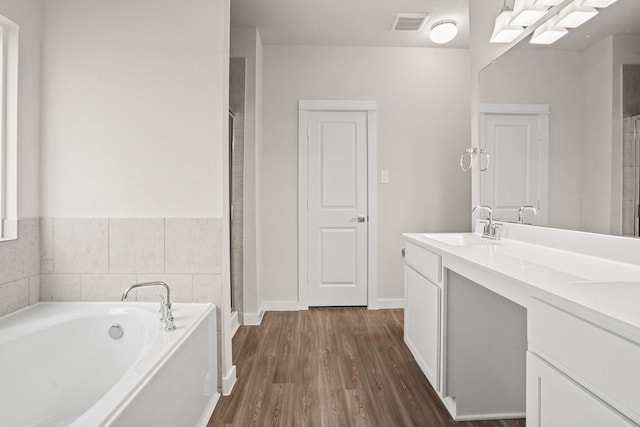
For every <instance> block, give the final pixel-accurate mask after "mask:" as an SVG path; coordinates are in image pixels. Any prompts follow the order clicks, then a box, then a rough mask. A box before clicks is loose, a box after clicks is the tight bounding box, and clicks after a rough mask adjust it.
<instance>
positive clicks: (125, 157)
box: [41, 0, 228, 217]
mask: <svg viewBox="0 0 640 427" xmlns="http://www.w3.org/2000/svg"><path fill="white" fill-rule="evenodd" d="M221 3H222V2H221V1H213V0H191V1H189V2H188V3H184V2H178V1H175V0H157V1H153V2H149V1H143V0H137V1H129V0H114V1H108V2H105V1H102V0H83V1H78V0H55V1H47V2H45V15H46V20H45V22H44V29H43V31H44V33H43V40H44V53H43V69H44V72H43V99H42V112H43V114H42V176H41V183H42V209H41V210H42V212H41V213H42V215H43V216H46V217H49V216H51V217H69V216H75V217H221V216H222V212H223V200H222V197H221V195H222V193H223V189H222V187H223V178H222V176H223V171H222V167H221V165H222V162H223V159H222V155H223V152H222V149H223V148H222V144H221V139H222V137H223V131H224V129H225V127H226V126H225V124H226V122H225V121H224V119H225V117H226V111H225V107H224V104H223V102H221V100H223V99H225V97H224V92H223V87H224V86H223V84H222V82H223V81H224V71H225V70H224V67H223V66H221V65H222V64H221V63H220V61H221V58H222V57H223V55H224V51H225V46H224V43H223V39H224V38H223V33H224V26H223V25H221V24H222V23H223V22H222V21H223V17H222V15H221V13H220V11H219V10H217V5H218V4H221ZM216 21H219V24H220V25H217V24H216ZM187 23H188V24H187ZM177 28H179V31H178V30H177ZM226 48H227V49H228V47H226Z"/></svg>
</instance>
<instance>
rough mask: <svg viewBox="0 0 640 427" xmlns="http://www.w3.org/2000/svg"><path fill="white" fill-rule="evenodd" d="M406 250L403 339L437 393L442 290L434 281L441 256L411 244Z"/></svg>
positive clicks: (437, 274) (438, 276)
mask: <svg viewBox="0 0 640 427" xmlns="http://www.w3.org/2000/svg"><path fill="white" fill-rule="evenodd" d="M405 250H406V257H405V260H406V264H405V268H404V270H405V310H404V341H405V343H406V344H407V347H409V349H410V350H411V352H412V353H413V355H414V357H415V359H416V362H417V363H418V365H419V366H420V368H421V369H422V372H424V374H425V376H426V377H427V379H428V380H429V382H430V383H431V385H432V386H433V388H434V389H435V390H436V391H438V392H440V343H441V342H442V340H441V338H442V336H441V324H440V319H441V311H440V310H441V307H442V289H441V284H440V283H434V281H433V279H435V281H436V282H437V281H439V278H440V272H439V270H440V259H439V258H440V257H439V256H438V255H436V254H433V253H431V252H429V251H426V250H424V249H420V248H418V247H417V246H415V245H412V244H407V247H406V249H405ZM427 277H429V278H431V279H432V280H430V279H429V278H427Z"/></svg>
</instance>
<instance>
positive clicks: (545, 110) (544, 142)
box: [479, 103, 551, 226]
mask: <svg viewBox="0 0 640 427" xmlns="http://www.w3.org/2000/svg"><path fill="white" fill-rule="evenodd" d="M509 114H511V115H528V116H533V115H537V116H538V126H539V127H538V135H539V138H540V155H539V167H540V169H539V172H540V175H539V178H538V179H539V183H538V184H539V191H540V204H539V206H538V208H539V212H538V223H539V224H540V225H544V226H547V225H548V222H549V114H551V113H550V111H549V104H485V103H481V104H480V141H479V145H480V148H486V147H485V145H486V141H485V139H484V138H485V132H486V124H487V121H486V120H487V116H489V115H509ZM479 177H480V181H479V182H480V187H479V189H480V201H482V172H480V173H479Z"/></svg>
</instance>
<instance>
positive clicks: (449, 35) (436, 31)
mask: <svg viewBox="0 0 640 427" xmlns="http://www.w3.org/2000/svg"><path fill="white" fill-rule="evenodd" d="M457 34H458V27H457V25H456V21H453V20H451V19H445V20H443V21H438V22H436V23H435V24H433V25H432V26H431V32H430V33H429V38H430V39H431V41H432V42H434V43H437V44H444V43H448V42H450V41H451V40H453V39H454V38H455V36H456V35H457Z"/></svg>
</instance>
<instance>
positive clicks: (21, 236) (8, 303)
mask: <svg viewBox="0 0 640 427" xmlns="http://www.w3.org/2000/svg"><path fill="white" fill-rule="evenodd" d="M39 246H40V236H39V230H38V219H37V218H30V219H20V220H18V238H17V239H16V240H8V241H4V242H0V316H4V315H5V314H9V313H12V312H14V311H16V310H20V309H21V308H24V307H26V306H28V305H31V304H35V303H36V302H38V300H39V296H40V263H39V262H38V248H39Z"/></svg>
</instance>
